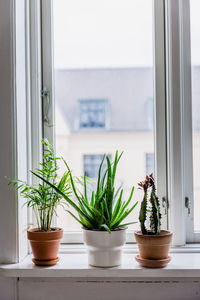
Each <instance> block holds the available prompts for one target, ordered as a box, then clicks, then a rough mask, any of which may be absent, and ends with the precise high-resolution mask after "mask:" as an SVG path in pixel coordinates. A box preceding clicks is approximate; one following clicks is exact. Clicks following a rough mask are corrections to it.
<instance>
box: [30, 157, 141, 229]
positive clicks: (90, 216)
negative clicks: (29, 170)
mask: <svg viewBox="0 0 200 300" xmlns="http://www.w3.org/2000/svg"><path fill="white" fill-rule="evenodd" d="M121 156H122V153H121V154H120V155H118V151H116V154H115V159H114V162H113V163H111V161H110V158H109V157H108V156H105V155H104V157H103V159H102V161H101V164H100V166H99V170H98V179H97V187H96V190H95V191H92V193H90V194H91V195H90V197H89V196H88V194H89V193H88V183H87V178H86V176H84V178H83V190H84V191H83V192H82V193H81V192H80V191H79V190H78V189H77V187H76V184H75V182H74V179H73V176H72V173H71V171H70V168H69V167H68V165H67V163H66V162H65V161H64V162H65V165H66V167H67V172H69V175H70V181H71V186H72V190H73V193H74V195H75V197H76V199H77V201H78V203H77V204H76V202H75V201H73V200H71V199H70V197H69V196H68V195H67V194H66V193H64V192H63V191H62V190H61V189H59V187H58V186H56V185H55V184H53V183H52V182H50V181H48V180H47V179H46V178H44V177H42V176H40V175H39V174H37V173H35V172H33V174H35V175H36V176H37V177H39V178H40V179H41V180H43V181H44V182H45V183H46V184H49V186H50V187H51V188H53V189H54V190H55V191H56V192H57V193H58V194H59V195H60V196H62V197H63V198H64V199H65V200H66V202H67V203H68V204H69V205H70V206H71V207H73V208H74V209H75V210H76V212H77V216H75V215H74V214H73V213H72V212H71V211H70V210H69V209H67V211H68V212H69V214H70V215H71V216H72V217H73V218H74V219H75V220H76V221H78V222H79V223H80V224H81V225H82V226H83V227H84V228H86V229H90V230H104V231H108V232H109V233H111V231H112V230H116V229H119V228H124V227H126V226H127V225H129V224H133V223H135V222H130V223H123V221H124V220H125V219H126V218H127V216H128V215H129V214H130V213H131V212H132V211H133V210H134V208H135V207H136V205H137V204H138V202H136V203H134V204H133V205H131V200H132V197H133V192H134V187H132V189H131V193H130V196H129V198H128V200H127V201H123V200H122V198H123V189H122V188H121V187H120V188H118V189H117V190H115V176H116V171H117V165H118V162H119V160H120V158H121ZM105 159H106V162H107V168H106V170H105V171H104V172H103V171H102V165H103V163H104V160H105ZM129 205H131V206H130V207H129V208H128V206H129Z"/></svg>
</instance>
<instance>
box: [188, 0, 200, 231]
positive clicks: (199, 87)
mask: <svg viewBox="0 0 200 300" xmlns="http://www.w3.org/2000/svg"><path fill="white" fill-rule="evenodd" d="M190 11H191V57H192V127H193V128H192V129H193V180H194V230H195V231H200V180H199V178H200V18H199V11H200V1H199V0H190Z"/></svg>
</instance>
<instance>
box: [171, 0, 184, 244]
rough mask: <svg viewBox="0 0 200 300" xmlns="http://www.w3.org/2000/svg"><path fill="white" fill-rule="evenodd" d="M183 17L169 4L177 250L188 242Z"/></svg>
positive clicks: (176, 3)
mask: <svg viewBox="0 0 200 300" xmlns="http://www.w3.org/2000/svg"><path fill="white" fill-rule="evenodd" d="M180 16H181V10H180V2H179V1H174V0H168V1H166V36H167V39H166V41H167V44H166V49H167V115H168V188H169V200H170V207H171V209H170V219H171V228H172V230H173V233H174V237H173V243H174V245H176V246H179V245H184V244H185V242H186V231H185V229H186V228H185V203H184V181H183V178H184V173H183V148H184V143H183V126H182V125H183V123H182V121H183V119H182V118H183V114H182V112H183V110H182V109H183V107H182V96H183V94H182V87H183V78H182V75H183V74H182V72H181V71H182V70H181V22H180V21H181V19H180Z"/></svg>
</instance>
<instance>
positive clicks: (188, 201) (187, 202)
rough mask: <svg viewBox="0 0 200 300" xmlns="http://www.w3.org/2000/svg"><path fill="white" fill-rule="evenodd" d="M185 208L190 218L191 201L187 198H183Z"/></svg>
mask: <svg viewBox="0 0 200 300" xmlns="http://www.w3.org/2000/svg"><path fill="white" fill-rule="evenodd" d="M185 207H186V208H187V210H188V216H190V213H191V201H190V199H189V198H188V197H185Z"/></svg>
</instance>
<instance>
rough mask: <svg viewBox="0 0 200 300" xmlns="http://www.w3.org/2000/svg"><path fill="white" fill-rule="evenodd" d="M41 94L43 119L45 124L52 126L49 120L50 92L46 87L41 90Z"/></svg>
mask: <svg viewBox="0 0 200 300" xmlns="http://www.w3.org/2000/svg"><path fill="white" fill-rule="evenodd" d="M41 96H42V98H43V121H44V123H45V124H46V126H48V127H52V126H53V125H51V124H50V121H49V107H50V92H49V90H48V89H47V88H46V87H45V88H44V89H43V90H42V91H41Z"/></svg>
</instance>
